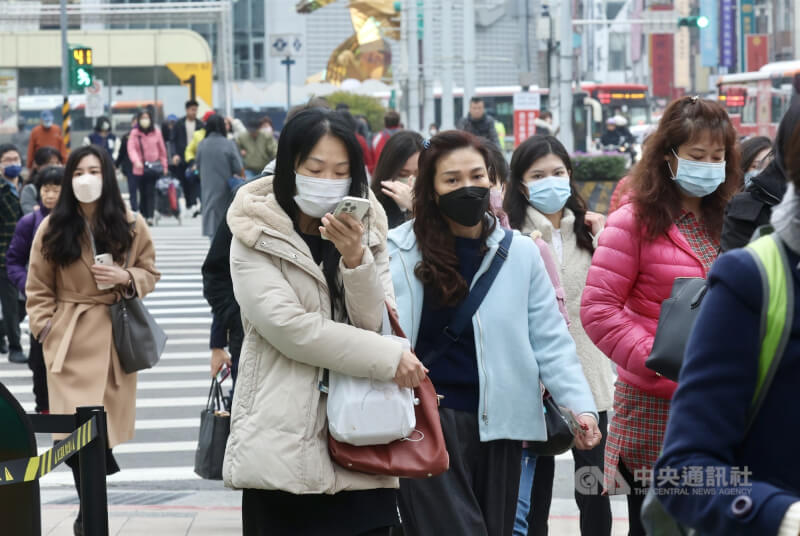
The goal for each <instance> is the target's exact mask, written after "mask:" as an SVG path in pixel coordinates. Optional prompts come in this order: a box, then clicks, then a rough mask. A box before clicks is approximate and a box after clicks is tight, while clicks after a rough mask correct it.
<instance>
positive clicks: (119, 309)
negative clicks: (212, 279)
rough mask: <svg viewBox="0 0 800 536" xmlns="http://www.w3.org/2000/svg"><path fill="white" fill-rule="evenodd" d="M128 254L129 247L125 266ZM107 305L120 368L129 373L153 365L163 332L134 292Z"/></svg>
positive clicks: (163, 339) (164, 338)
mask: <svg viewBox="0 0 800 536" xmlns="http://www.w3.org/2000/svg"><path fill="white" fill-rule="evenodd" d="M130 258H131V254H130V251H129V252H128V258H127V259H126V260H125V268H127V267H128V262H129V261H130ZM109 308H110V309H111V334H112V336H113V337H114V347H115V348H116V349H117V355H118V356H119V362H120V365H122V369H123V370H124V371H125V372H127V373H128V374H131V373H133V372H137V371H140V370H144V369H149V368H153V367H154V366H155V365H156V363H158V360H159V359H161V354H162V352H163V351H164V347H165V346H166V345H167V334H166V333H164V330H163V329H161V326H159V325H158V324H157V323H156V321H155V319H154V318H153V315H151V314H150V311H148V310H147V307H145V305H144V303H143V302H142V300H141V299H140V298H139V297H138V296H134V297H132V298H125V297H124V296H123V298H122V299H121V300H119V301H118V302H117V303H115V304H112V305H110V306H109Z"/></svg>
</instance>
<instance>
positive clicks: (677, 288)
mask: <svg viewBox="0 0 800 536" xmlns="http://www.w3.org/2000/svg"><path fill="white" fill-rule="evenodd" d="M707 290H708V286H707V285H706V280H705V279H703V278H701V277H679V278H677V279H675V282H674V283H673V284H672V293H671V294H670V297H669V298H667V299H666V300H664V301H663V302H662V304H661V314H660V315H659V316H658V328H657V329H656V337H655V340H654V341H653V349H652V350H651V351H650V355H649V356H648V358H647V361H645V366H646V367H647V368H649V369H650V370H653V371H655V372H656V373H658V374H660V375H661V376H664V377H665V378H669V379H670V380H672V381H675V382H676V381H678V376H679V375H680V372H681V365H683V354H684V353H685V352H686V344H687V342H688V341H689V335H690V334H691V333H692V327H693V326H694V323H695V321H696V320H697V314H698V313H699V312H700V305H701V304H702V303H703V298H704V297H705V295H706V291H707Z"/></svg>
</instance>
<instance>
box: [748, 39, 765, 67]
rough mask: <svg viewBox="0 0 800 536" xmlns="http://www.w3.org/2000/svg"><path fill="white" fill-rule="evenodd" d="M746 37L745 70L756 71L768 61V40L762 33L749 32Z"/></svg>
mask: <svg viewBox="0 0 800 536" xmlns="http://www.w3.org/2000/svg"><path fill="white" fill-rule="evenodd" d="M745 37H747V56H746V58H747V70H748V71H750V72H752V71H757V70H759V69H760V68H762V67H763V66H764V65H766V64H767V63H769V44H768V43H769V41H768V40H767V36H766V35H764V34H750V35H747V36H745Z"/></svg>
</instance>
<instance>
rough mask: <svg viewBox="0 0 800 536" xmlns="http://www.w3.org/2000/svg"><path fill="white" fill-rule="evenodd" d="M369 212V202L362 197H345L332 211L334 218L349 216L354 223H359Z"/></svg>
mask: <svg viewBox="0 0 800 536" xmlns="http://www.w3.org/2000/svg"><path fill="white" fill-rule="evenodd" d="M367 212H369V200H368V199H364V198H363V197H350V196H347V197H345V198H343V199H342V200H341V201H340V202H339V206H337V207H336V210H334V211H333V215H334V216H339V215H341V214H349V215H350V216H352V217H353V219H355V220H356V221H361V220H363V219H364V216H366V215H367Z"/></svg>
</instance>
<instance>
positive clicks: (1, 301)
mask: <svg viewBox="0 0 800 536" xmlns="http://www.w3.org/2000/svg"><path fill="white" fill-rule="evenodd" d="M20 303H21V302H20V300H19V290H17V287H16V286H14V283H12V282H11V280H10V279H9V278H8V274H7V273H6V268H5V266H3V267H2V268H0V306H2V308H3V331H4V334H5V336H6V337H7V338H8V348H9V349H10V350H22V342H21V341H20V331H19V322H20V320H22V317H24V316H25V307H24V305H23V306H22V307H20Z"/></svg>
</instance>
